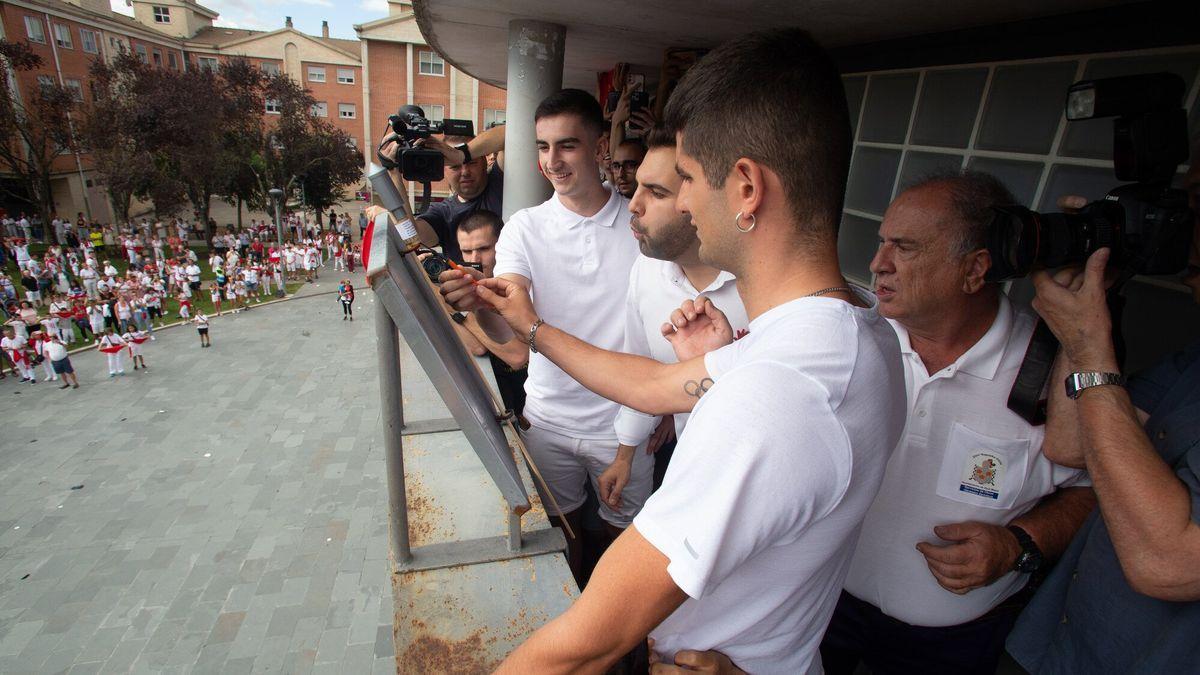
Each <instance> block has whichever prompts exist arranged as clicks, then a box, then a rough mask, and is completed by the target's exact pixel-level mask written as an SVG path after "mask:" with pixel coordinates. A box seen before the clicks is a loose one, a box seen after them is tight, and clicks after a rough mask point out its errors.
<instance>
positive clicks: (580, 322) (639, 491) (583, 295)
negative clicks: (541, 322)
mask: <svg viewBox="0 0 1200 675" xmlns="http://www.w3.org/2000/svg"><path fill="white" fill-rule="evenodd" d="M534 126H535V130H536V134H537V146H538V162H539V165H540V168H541V171H542V173H543V174H544V175H545V176H546V178H547V179H548V180H549V181H550V184H551V185H552V186H553V187H554V195H553V196H552V197H551V198H550V199H548V200H546V201H545V202H544V203H542V204H539V205H538V206H534V207H530V208H527V209H523V210H521V211H518V212H517V213H514V214H513V215H512V217H511V218H509V220H508V223H507V224H506V225H505V226H504V229H503V230H502V231H501V233H500V238H499V240H498V241H497V242H496V265H495V275H496V277H498V278H502V279H506V280H508V281H509V282H512V283H516V284H519V285H520V286H521V288H524V289H527V290H528V292H529V294H530V295H531V296H532V297H533V303H534V305H535V306H536V307H537V308H538V312H539V313H540V314H541V315H542V316H545V317H548V320H550V319H549V317H553V319H552V320H553V321H554V322H555V323H556V325H561V326H564V327H567V329H568V330H570V331H571V332H572V333H574V334H576V335H580V336H582V337H583V338H584V339H586V340H588V341H589V342H591V343H593V344H597V345H600V346H602V347H604V348H606V349H620V348H621V346H622V345H623V343H624V339H625V331H624V322H622V321H620V320H614V318H616V317H622V316H624V312H625V294H626V289H627V287H628V284H629V269H630V267H632V266H633V261H634V260H635V259H636V258H637V256H638V245H637V241H636V240H635V239H634V238H633V236H632V234H631V233H630V230H629V217H630V214H629V210H628V202H627V201H626V200H625V199H624V198H623V197H622V196H621V195H620V194H618V193H617V192H615V191H612V190H609V189H608V188H606V187H605V186H604V185H603V184H602V183H601V181H600V168H599V164H600V159H601V158H602V157H604V155H605V153H606V152H607V145H608V138H607V135H606V134H605V131H606V129H605V126H604V119H603V114H602V112H601V110H600V104H599V103H598V102H597V101H596V99H594V98H593V97H592V96H591V95H590V94H588V93H587V92H584V91H581V90H578V89H564V90H563V91H560V92H558V93H556V94H553V95H552V96H550V97H548V98H546V100H544V101H542V102H541V103H540V104H539V105H538V107H537V109H536V110H535V111H534ZM478 276H482V275H478ZM457 281H459V282H461V279H459V280H457ZM454 285H455V284H454V283H452V284H451V286H452V287H454ZM456 299H457V300H458V302H456V301H455V300H456ZM447 301H448V302H450V304H451V305H453V306H454V307H455V308H456V309H458V310H460V311H466V310H474V309H481V308H487V304H486V303H483V302H482V301H481V300H480V299H479V298H478V297H477V296H473V295H472V296H469V297H464V296H463V294H461V293H460V294H458V295H457V296H456V297H451V296H450V295H447ZM477 319H478V321H479V325H480V326H481V327H482V328H483V330H484V331H486V332H487V334H488V336H489V337H490V338H492V339H493V340H495V341H496V342H498V343H501V344H503V343H506V342H508V341H509V340H511V339H512V338H513V335H514V333H513V331H511V330H510V329H509V327H508V326H507V325H506V324H505V322H504V321H503V320H502V319H500V317H499V316H497V315H496V314H495V313H493V312H491V311H484V312H478V313H477ZM525 328H528V326H526V327H525ZM517 337H522V338H523V336H521V335H518V336H517ZM525 395H526V397H525V411H524V416H525V419H526V420H527V421H528V422H529V428H528V429H525V430H524V431H523V434H522V435H523V437H524V441H525V445H526V447H527V448H528V449H529V452H530V454H531V455H532V456H533V459H534V461H535V462H536V463H537V465H538V468H539V469H540V470H541V473H542V475H543V476H544V477H545V479H546V483H547V486H548V487H549V489H550V493H551V494H552V495H553V497H554V500H555V501H556V502H557V503H558V507H559V508H560V509H561V510H562V515H563V517H564V518H565V519H566V520H567V521H568V523H570V524H571V526H572V529H573V530H574V531H575V532H579V531H580V527H579V517H580V510H581V507H582V506H583V503H584V501H585V499H586V490H585V487H584V485H585V483H586V482H587V481H588V480H589V479H590V480H591V481H592V482H593V487H595V481H596V480H597V479H598V478H599V476H600V474H601V473H602V472H603V471H604V470H605V469H606V468H608V467H609V465H611V464H612V463H613V460H614V459H615V457H616V449H617V438H616V434H615V433H614V431H613V421H614V420H615V419H616V416H617V410H618V405H617V404H616V403H613V402H612V401H610V400H607V399H605V398H603V397H601V396H598V395H596V394H594V393H592V392H591V391H588V390H587V389H586V388H584V387H583V385H581V384H579V383H578V382H576V381H575V380H574V379H572V378H571V376H570V375H567V374H566V373H564V372H563V371H562V370H561V369H559V368H558V367H557V366H555V365H554V364H553V363H551V362H550V361H548V360H547V359H546V358H545V357H544V356H541V355H539V354H536V353H533V354H531V355H530V358H529V376H528V379H527V380H526V382H525ZM652 473H653V464H652V463H649V462H643V463H642V464H641V470H640V471H635V472H634V473H633V475H631V476H630V478H629V482H628V484H627V485H626V487H625V490H624V497H623V498H622V503H621V506H620V507H619V508H615V509H614V508H610V507H609V506H608V505H607V504H601V505H600V517H601V518H602V519H603V520H604V521H605V522H606V523H608V524H609V525H611V526H613V527H616V528H624V527H626V526H628V525H629V523H630V521H632V519H633V516H634V515H635V514H636V513H637V511H638V510H639V509H640V508H641V505H642V503H643V502H644V501H645V499H646V497H647V496H648V495H649V494H650V483H651V480H652ZM568 546H569V550H568V561H569V562H570V563H571V569H572V571H573V572H575V573H576V578H579V577H580V574H579V570H580V553H581V552H580V550H579V546H578V543H577V542H576V541H575V540H574V539H571V540H569V541H568Z"/></svg>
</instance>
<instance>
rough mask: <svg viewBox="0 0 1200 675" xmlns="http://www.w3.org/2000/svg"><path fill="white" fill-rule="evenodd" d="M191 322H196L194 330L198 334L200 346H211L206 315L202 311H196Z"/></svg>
mask: <svg viewBox="0 0 1200 675" xmlns="http://www.w3.org/2000/svg"><path fill="white" fill-rule="evenodd" d="M192 323H194V324H196V332H197V333H199V334H200V346H201V347H211V346H212V340H210V339H209V337H208V317H207V316H205V315H204V312H197V313H196V316H195V318H193V319H192Z"/></svg>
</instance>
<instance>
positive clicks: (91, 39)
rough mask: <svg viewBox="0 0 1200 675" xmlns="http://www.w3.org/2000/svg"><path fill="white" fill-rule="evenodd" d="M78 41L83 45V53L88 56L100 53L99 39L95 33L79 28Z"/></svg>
mask: <svg viewBox="0 0 1200 675" xmlns="http://www.w3.org/2000/svg"><path fill="white" fill-rule="evenodd" d="M79 41H80V42H81V43H82V44H83V51H85V52H87V53H89V54H99V53H100V39H99V36H98V35H97V34H96V31H94V30H88V29H86V28H80V29H79Z"/></svg>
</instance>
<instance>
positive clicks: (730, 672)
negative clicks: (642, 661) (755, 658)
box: [647, 638, 746, 675]
mask: <svg viewBox="0 0 1200 675" xmlns="http://www.w3.org/2000/svg"><path fill="white" fill-rule="evenodd" d="M647 643H648V644H649V647H650V675H678V673H712V674H713V675H746V672H745V671H743V670H742V669H741V668H738V667H737V666H735V665H733V661H731V660H729V657H728V656H725V655H724V654H722V653H721V652H696V651H692V650H690V649H684V650H680V651H677V652H675V663H673V664H671V663H663V661H662V659H661V658H659V656H658V653H657V652H655V651H654V639H653V638H651V639H650V640H648V641H647Z"/></svg>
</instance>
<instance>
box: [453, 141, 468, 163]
mask: <svg viewBox="0 0 1200 675" xmlns="http://www.w3.org/2000/svg"><path fill="white" fill-rule="evenodd" d="M454 149H455V150H458V151H459V152H461V153H462V154H463V161H462V163H463V164H468V163H470V161H471V149H470V148H468V147H467V144H466V143H459V144H458V145H456V146H454Z"/></svg>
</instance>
